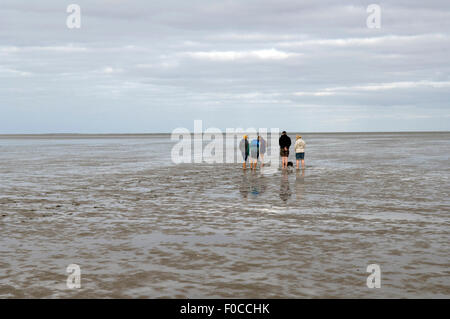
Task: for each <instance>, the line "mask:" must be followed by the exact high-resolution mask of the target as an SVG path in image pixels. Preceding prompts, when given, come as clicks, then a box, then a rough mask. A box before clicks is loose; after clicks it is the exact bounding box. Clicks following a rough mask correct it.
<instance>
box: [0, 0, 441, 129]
mask: <svg viewBox="0 0 450 319" xmlns="http://www.w3.org/2000/svg"><path fill="white" fill-rule="evenodd" d="M74 2H76V3H77V4H79V5H80V6H81V9H82V27H81V29H72V30H71V29H68V28H67V27H66V25H65V21H66V17H67V15H68V14H67V13H66V6H67V5H68V4H69V3H67V4H65V3H61V2H60V1H39V3H37V2H33V3H30V2H29V1H17V0H14V1H12V0H6V1H3V3H2V8H1V11H0V114H1V116H0V133H20V132H24V133H30V132H161V131H171V130H172V129H173V128H175V127H179V126H184V127H188V128H191V127H192V123H193V120H194V119H203V120H204V121H205V125H207V126H216V127H220V128H225V127H251V126H253V127H280V128H283V129H288V130H297V131H346V130H356V131H364V130H378V131H379V130H389V131H391V130H449V129H450V116H449V115H450V109H449V102H448V101H449V98H450V89H449V83H450V76H449V75H450V68H449V67H450V65H449V62H448V56H449V49H450V34H449V30H450V10H449V9H450V4H449V3H448V1H428V2H423V1H396V2H395V3H391V2H389V3H388V2H380V3H379V4H380V5H381V8H382V16H381V17H382V26H381V28H380V29H368V28H367V27H366V18H367V15H368V14H367V13H366V7H367V5H369V4H370V3H372V1H346V2H345V3H344V2H342V1H288V0H282V1H266V0H265V1H261V0H259V1H210V0H208V1H207V0H203V1H189V2H187V1H151V2H149V1H136V0H135V1H119V0H109V1H107V0H103V1H99V0H96V1H74Z"/></svg>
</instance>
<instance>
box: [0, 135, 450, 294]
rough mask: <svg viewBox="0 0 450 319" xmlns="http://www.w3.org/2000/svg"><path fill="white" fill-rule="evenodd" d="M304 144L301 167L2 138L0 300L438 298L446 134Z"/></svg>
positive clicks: (444, 254) (445, 242)
mask: <svg viewBox="0 0 450 319" xmlns="http://www.w3.org/2000/svg"><path fill="white" fill-rule="evenodd" d="M291 137H292V138H295V135H294V134H292V135H291ZM303 137H304V139H305V141H306V143H307V148H306V156H305V159H306V166H307V168H306V170H305V171H299V172H296V171H295V170H293V171H288V172H282V171H279V170H274V169H272V168H271V167H267V168H266V171H265V170H264V169H263V170H260V169H258V170H256V171H255V172H253V171H249V170H247V171H243V170H242V169H241V163H235V164H217V163H216V164H206V163H201V164H198V163H197V164H194V163H192V164H179V165H175V164H173V163H172V162H171V160H170V151H171V147H172V145H173V142H171V141H170V135H163V134H159V135H154V136H152V135H149V136H129V135H124V136H109V137H108V136H101V137H99V136H90V137H89V136H82V137H79V136H37V137H36V136H34V137H33V136H31V137H30V136H12V137H8V136H1V138H0V181H1V182H0V229H1V238H0V297H2V298H23V297H25V298H59V297H64V298H82V297H85V298H89V297H98V298H107V297H108V298H120V297H131V298H160V297H179V298H185V297H188V298H212V297H217V298H229V297H232V298H244V297H245V298H271V297H273V298H322V297H338V298H339V297H350V298H357V297H366V298H372V297H374V298H382V297H384V298H391V297H406V298H417V297H424V298H436V297H444V298H448V297H450V272H449V269H450V260H449V256H450V247H449V242H450V232H449V227H450V210H449V208H450V201H449V190H450V182H449V177H450V165H449V155H448V154H449V153H450V133H377V134H363V133H354V134H303ZM290 156H291V157H292V158H291V159H290V160H292V161H294V156H295V154H293V151H292V150H291V155H290ZM69 264H77V265H79V266H80V268H81V288H80V289H68V288H67V286H66V279H67V276H68V274H67V273H66V267H67V266H68V265H69ZM369 264H378V265H380V267H381V288H379V289H369V288H368V287H367V286H366V279H367V276H368V275H369V274H368V273H366V267H367V265H369Z"/></svg>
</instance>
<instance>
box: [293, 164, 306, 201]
mask: <svg viewBox="0 0 450 319" xmlns="http://www.w3.org/2000/svg"><path fill="white" fill-rule="evenodd" d="M304 192H305V170H304V169H302V170H301V172H300V170H297V173H296V175H295V198H296V199H297V200H300V199H302V197H303V193H304Z"/></svg>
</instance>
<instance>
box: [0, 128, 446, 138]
mask: <svg viewBox="0 0 450 319" xmlns="http://www.w3.org/2000/svg"><path fill="white" fill-rule="evenodd" d="M172 133H173V132H152V133H151V132H139V133H137V132H136V133H131V132H128V133H73V132H66V133H0V137H8V136H92V135H104V136H106V135H167V134H172ZM190 133H191V134H200V133H197V132H193V131H192V132H190ZM234 133H236V134H241V133H249V132H248V131H238V132H234ZM256 133H257V132H256ZM279 133H281V131H280V132H279ZM287 133H288V134H289V133H302V134H375V133H391V134H392V133H450V130H436V131H429V130H426V131H322V132H303V131H287ZM201 134H215V133H209V132H205V131H202V132H201ZM216 134H217V133H216ZM222 134H226V132H225V131H224V132H222ZM267 134H270V131H268V132H267Z"/></svg>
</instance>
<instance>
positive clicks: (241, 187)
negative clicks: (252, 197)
mask: <svg viewBox="0 0 450 319" xmlns="http://www.w3.org/2000/svg"><path fill="white" fill-rule="evenodd" d="M242 172H243V173H242V181H241V185H239V192H241V195H242V198H244V199H247V198H248V191H249V189H248V178H247V170H243V171H242Z"/></svg>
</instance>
